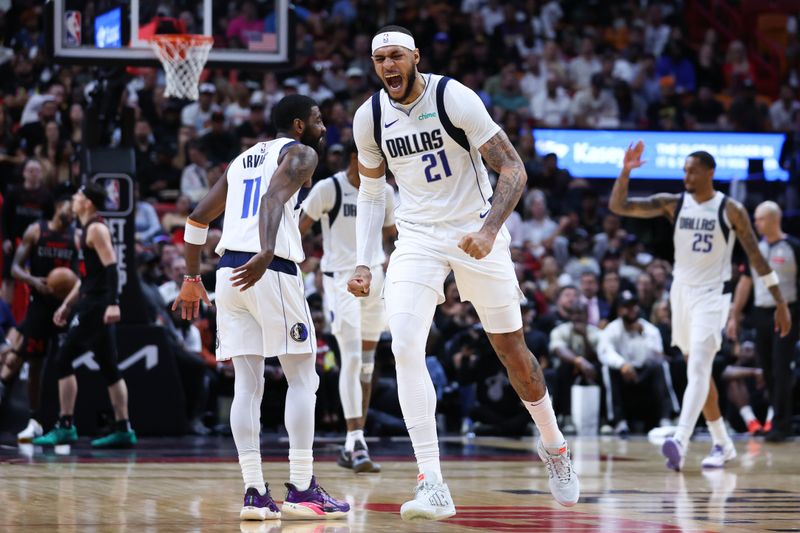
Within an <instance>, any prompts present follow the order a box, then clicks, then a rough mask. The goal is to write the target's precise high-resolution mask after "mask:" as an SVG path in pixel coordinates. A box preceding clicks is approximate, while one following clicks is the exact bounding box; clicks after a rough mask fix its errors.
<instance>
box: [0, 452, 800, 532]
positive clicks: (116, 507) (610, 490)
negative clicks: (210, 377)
mask: <svg viewBox="0 0 800 533" xmlns="http://www.w3.org/2000/svg"><path fill="white" fill-rule="evenodd" d="M571 445H572V450H573V454H574V456H575V464H576V468H577V469H578V472H579V474H580V476H581V481H582V494H581V500H580V502H579V503H578V505H577V506H575V507H573V508H569V509H567V508H563V507H560V506H559V505H558V504H556V503H555V502H554V501H553V499H552V498H551V497H550V494H549V492H548V489H547V479H546V477H545V472H544V468H543V466H542V464H541V462H540V461H539V459H538V458H537V457H536V455H535V451H534V441H533V439H523V440H518V439H499V438H477V439H471V440H462V439H449V440H448V439H445V440H444V441H443V442H442V454H443V457H444V459H445V461H444V464H443V467H444V473H445V479H446V481H447V482H448V484H449V486H450V489H451V491H452V494H453V497H454V499H455V502H456V506H457V509H458V514H457V515H456V516H455V517H453V518H451V519H449V520H447V521H444V522H436V523H429V522H416V523H408V522H403V521H401V520H400V517H399V514H398V511H399V506H400V504H401V503H402V502H403V501H405V500H406V499H408V498H409V497H410V496H411V491H412V488H413V484H414V483H415V475H416V468H415V464H414V463H413V462H412V460H411V455H410V452H411V448H410V444H409V443H408V441H407V439H405V440H404V439H398V440H392V441H388V440H384V441H381V442H371V448H372V450H373V456H374V457H375V458H376V459H378V460H379V461H380V462H381V463H382V466H383V472H382V473H380V474H377V475H358V476H356V475H354V474H351V473H350V472H348V471H346V470H343V469H342V468H340V467H338V466H337V465H336V463H335V454H336V449H337V446H336V445H335V444H334V443H318V445H317V446H316V449H315V454H316V461H317V462H316V463H315V472H316V474H317V476H318V478H319V479H320V481H321V483H322V485H323V486H324V487H325V488H326V489H327V490H328V491H329V492H331V493H332V494H334V495H336V496H337V497H343V498H346V499H347V500H348V501H349V502H350V503H351V505H352V506H353V511H352V513H351V516H350V517H349V519H348V520H346V521H330V522H327V523H325V522H289V521H283V522H278V521H275V522H253V523H244V522H243V523H240V521H239V519H238V511H239V506H240V505H241V496H242V485H241V478H240V473H239V466H238V464H237V462H236V455H235V450H234V448H233V443H232V440H231V439H230V438H224V437H219V438H211V439H191V438H186V439H143V440H142V442H141V445H140V446H139V447H138V448H137V449H136V450H132V451H127V450H126V451H104V452H96V451H92V450H91V449H90V448H89V447H88V443H85V442H83V441H81V442H80V443H79V445H78V446H76V447H73V448H72V449H69V448H68V447H67V448H65V449H59V450H56V452H57V453H56V452H54V451H53V450H48V451H42V450H32V449H31V448H30V447H28V448H27V449H22V450H20V449H18V448H17V447H16V446H11V445H6V446H2V447H1V448H0V502H2V508H3V512H2V513H0V531H15V530H18V531H23V530H24V531H31V530H42V531H51V530H55V529H58V531H136V532H139V531H147V532H156V531H258V532H270V533H273V532H275V533H277V532H278V531H285V532H297V533H300V532H308V533H312V532H313V533H334V532H335V533H347V532H352V533H355V532H393V533H400V532H407V531H424V532H432V531H441V532H451V531H452V532H456V531H467V532H469V531H476V532H478V531H483V532H509V531H526V532H545V531H559V532H567V531H581V532H613V533H622V532H630V533H633V532H637V533H638V532H675V533H677V532H687V531H692V532H695V531H697V532H700V531H725V532H726V533H727V532H741V531H800V462H798V460H797V452H798V446H797V442H789V443H786V444H782V445H771V444H767V443H765V442H763V441H761V440H754V439H751V440H741V441H738V442H737V443H736V447H737V450H738V452H739V457H738V458H737V459H736V460H735V461H734V462H733V463H731V464H730V465H729V468H726V469H725V470H717V471H710V472H709V471H706V472H701V471H700V468H699V463H700V460H701V458H702V457H703V455H704V454H705V453H706V452H707V451H708V447H709V444H708V442H704V441H700V442H697V441H696V442H693V444H692V449H691V452H690V456H689V458H688V460H687V468H686V471H685V472H684V473H681V474H677V473H674V472H670V471H667V470H666V469H665V468H664V465H663V460H662V458H661V457H660V455H659V453H658V450H659V447H658V446H657V445H656V444H653V443H650V442H648V441H647V440H646V439H643V438H639V439H631V440H627V441H624V440H618V439H616V438H574V437H573V438H572V439H571ZM263 448H264V453H265V463H264V472H265V478H266V479H267V481H268V482H270V484H271V488H272V492H273V496H275V497H276V499H278V500H279V499H281V498H282V497H283V496H284V494H285V492H284V489H283V486H282V483H283V482H284V481H285V480H286V479H287V477H288V464H287V462H286V459H285V458H286V455H285V454H286V443H285V442H284V441H277V442H276V441H271V442H265V443H264V445H263ZM31 453H33V455H32V456H31V455H30V454H31Z"/></svg>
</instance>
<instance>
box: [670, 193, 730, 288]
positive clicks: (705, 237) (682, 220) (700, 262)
mask: <svg viewBox="0 0 800 533" xmlns="http://www.w3.org/2000/svg"><path fill="white" fill-rule="evenodd" d="M726 204H727V200H726V198H725V195H724V194H722V193H721V192H719V191H717V192H716V193H715V194H714V196H713V197H712V198H711V199H710V200H708V201H707V202H704V203H702V204H698V203H697V202H696V201H695V199H694V197H693V196H692V195H691V194H682V195H681V200H680V201H679V202H678V208H677V211H676V213H675V230H674V235H673V241H674V244H675V271H674V276H675V282H676V283H682V284H684V285H713V284H722V283H725V282H726V281H729V280H730V279H731V255H732V254H733V246H734V244H735V242H736V237H735V235H734V233H733V231H732V230H731V224H730V221H729V220H728V215H727V214H726V213H725V205H726Z"/></svg>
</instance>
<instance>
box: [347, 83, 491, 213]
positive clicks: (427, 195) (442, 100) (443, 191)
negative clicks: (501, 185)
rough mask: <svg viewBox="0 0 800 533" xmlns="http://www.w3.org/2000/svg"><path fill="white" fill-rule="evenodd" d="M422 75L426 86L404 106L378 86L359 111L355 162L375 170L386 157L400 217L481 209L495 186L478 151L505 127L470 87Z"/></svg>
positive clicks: (481, 210)
mask: <svg viewBox="0 0 800 533" xmlns="http://www.w3.org/2000/svg"><path fill="white" fill-rule="evenodd" d="M420 76H422V77H423V78H424V80H425V90H424V91H423V93H422V95H420V97H419V98H418V99H417V100H416V101H415V102H414V103H412V104H409V105H407V106H401V105H399V104H397V103H396V102H394V101H393V100H390V99H389V97H388V95H387V94H386V91H384V90H381V91H380V92H379V93H376V94H375V95H374V96H373V97H372V98H371V99H370V100H367V101H366V102H365V103H364V104H363V105H362V106H361V107H360V108H358V111H356V115H355V118H354V120H353V137H354V138H355V141H356V145H357V147H358V159H359V161H360V162H361V164H363V165H364V166H365V167H367V168H377V167H379V166H380V165H381V162H382V161H383V160H384V158H385V160H386V164H387V166H388V168H389V170H391V172H392V174H394V177H395V179H396V180H397V185H398V188H399V190H400V198H399V205H398V208H397V211H396V213H395V215H396V217H397V219H398V220H401V221H403V222H412V223H420V224H431V223H436V222H444V221H456V220H463V219H465V218H469V217H471V216H474V215H477V214H479V213H480V214H484V213H486V212H487V211H488V209H489V201H490V198H491V196H492V186H491V184H490V183H489V177H488V175H487V173H486V168H485V167H484V166H483V162H482V161H481V155H480V153H479V152H478V148H479V147H480V146H482V145H483V144H484V143H485V142H486V141H488V140H489V139H490V138H491V137H492V136H494V135H495V134H497V133H498V132H499V131H500V126H498V125H497V124H495V122H494V121H493V120H492V117H491V116H489V113H488V112H487V111H486V108H485V107H484V105H483V102H482V101H481V99H480V98H479V97H478V95H477V94H475V93H474V92H473V91H472V90H471V89H469V88H467V87H465V86H464V85H462V84H461V83H459V82H457V81H455V80H452V79H449V78H445V77H443V76H437V75H435V74H420ZM376 120H379V122H378V123H377V124H376ZM376 139H380V142H376ZM483 216H486V215H485V214H484V215H483Z"/></svg>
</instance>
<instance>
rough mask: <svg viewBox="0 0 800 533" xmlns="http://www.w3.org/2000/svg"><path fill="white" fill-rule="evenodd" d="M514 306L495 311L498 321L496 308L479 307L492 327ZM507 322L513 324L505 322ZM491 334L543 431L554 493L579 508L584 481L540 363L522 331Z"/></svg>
mask: <svg viewBox="0 0 800 533" xmlns="http://www.w3.org/2000/svg"><path fill="white" fill-rule="evenodd" d="M511 307H512V306H509V308H508V310H507V311H505V312H504V311H502V310H501V308H495V309H494V317H493V318H494V320H493V319H492V311H493V310H492V309H487V308H482V307H480V306H476V310H477V311H478V316H479V317H481V322H483V323H484V327H487V326H488V327H489V328H491V325H490V324H492V322H495V321H496V320H498V319H499V317H501V316H502V315H501V313H504V314H506V316H509V317H511V316H514V309H512V308H511ZM513 307H516V313H519V308H518V306H517V305H516V304H515V305H514V306H513ZM502 322H503V320H502V319H501V320H500V321H498V322H497V323H498V326H497V327H498V329H503V327H502V325H500V324H502ZM505 323H507V324H508V323H512V321H511V320H505ZM487 335H488V337H489V342H491V344H492V347H493V348H494V351H495V352H496V353H497V356H498V358H499V359H500V361H501V362H502V363H503V365H504V366H505V367H506V371H507V373H508V379H509V381H510V382H511V386H512V387H514V390H515V391H516V393H517V395H518V396H519V397H520V400H522V403H523V405H524V406H525V408H526V409H527V410H528V412H529V413H530V415H531V418H532V419H533V421H534V423H535V424H536V427H537V428H539V432H540V434H541V439H540V440H539V443H538V446H537V451H538V453H539V456H540V458H541V459H542V462H543V463H544V464H545V465H546V467H547V470H548V474H549V485H550V492H551V493H552V494H553V497H554V498H555V499H556V501H557V502H558V503H560V504H561V505H566V506H572V505H575V503H577V501H578V498H579V496H580V481H579V480H578V476H577V474H576V473H575V471H574V469H573V467H572V460H571V456H570V453H569V449H568V447H567V443H566V441H565V440H564V436H563V435H562V434H561V430H559V428H558V422H557V421H556V415H555V412H554V411H553V405H552V403H551V401H550V395H549V394H548V393H547V386H546V385H545V381H544V374H543V373H542V369H541V367H540V366H539V362H538V361H537V360H536V358H535V357H534V356H533V354H532V353H531V351H530V350H529V349H528V347H527V345H526V344H525V337H524V335H523V332H522V328H520V329H517V330H515V331H511V332H507V333H490V332H489V331H487Z"/></svg>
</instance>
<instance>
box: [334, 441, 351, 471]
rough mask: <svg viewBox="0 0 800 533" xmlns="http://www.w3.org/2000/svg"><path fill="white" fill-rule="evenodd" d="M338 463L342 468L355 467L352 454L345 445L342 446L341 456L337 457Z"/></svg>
mask: <svg viewBox="0 0 800 533" xmlns="http://www.w3.org/2000/svg"><path fill="white" fill-rule="evenodd" d="M336 464H337V465H339V466H341V467H342V468H347V469H348V470H350V469H351V468H353V457H352V454H351V453H350V452H348V451H346V450H345V449H344V446H342V448H341V450H339V457H338V458H337V459H336Z"/></svg>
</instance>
